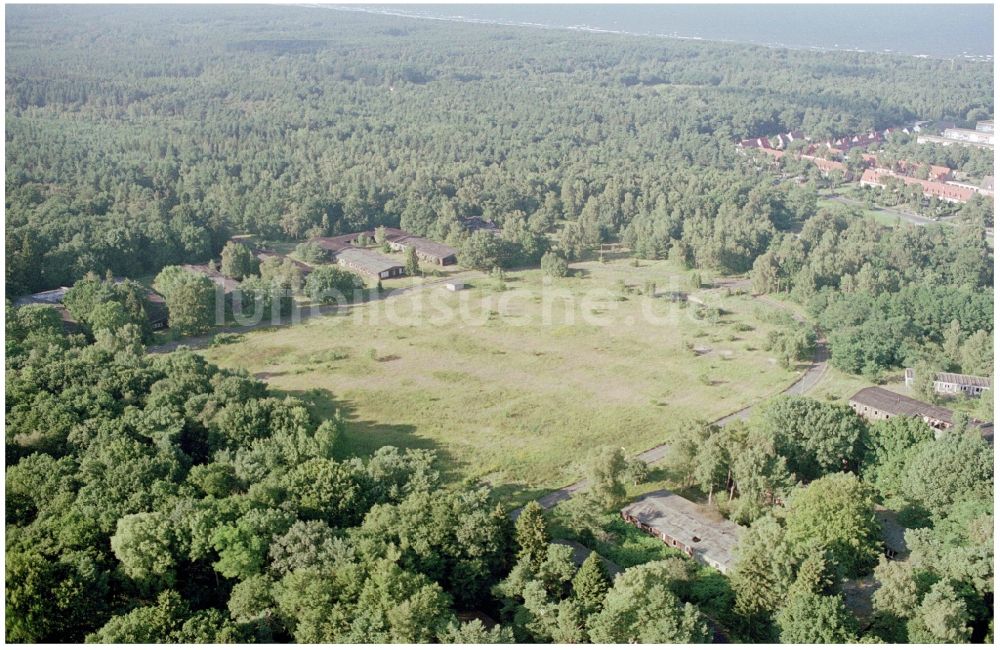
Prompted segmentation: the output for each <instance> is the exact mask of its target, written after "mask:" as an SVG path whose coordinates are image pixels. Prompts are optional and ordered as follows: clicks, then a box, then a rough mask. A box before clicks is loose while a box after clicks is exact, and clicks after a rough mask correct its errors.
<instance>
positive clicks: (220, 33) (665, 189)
mask: <svg viewBox="0 0 1000 650" xmlns="http://www.w3.org/2000/svg"><path fill="white" fill-rule="evenodd" d="M6 52H7V77H6V90H7V95H6V99H7V103H6V108H7V161H6V166H7V167H6V169H7V188H6V189H7V200H6V208H7V240H6V246H7V259H8V263H7V290H8V293H12V294H17V293H21V292H24V291H26V290H39V289H47V288H51V287H53V286H58V285H60V284H69V283H71V282H73V281H75V280H76V279H78V278H79V277H81V276H82V275H83V274H84V273H86V272H88V271H95V272H97V273H100V274H103V273H104V272H105V271H106V270H107V269H111V270H112V271H113V272H114V273H115V274H116V275H126V276H130V277H137V276H142V275H146V274H153V273H156V272H157V271H159V270H160V269H161V268H162V267H164V266H166V265H168V264H173V263H177V262H203V261H205V260H206V259H207V258H209V257H212V256H214V255H218V253H219V251H220V250H221V247H222V245H223V243H224V242H225V240H226V238H227V237H228V235H229V234H231V233H233V232H251V233H256V234H259V235H262V236H266V237H269V238H291V239H296V238H301V237H304V236H306V235H309V234H318V233H324V232H326V233H339V232H351V231H354V230H358V229H360V228H361V227H367V226H372V225H376V224H380V223H385V224H391V225H402V226H403V227H404V228H407V229H409V230H412V231H415V232H417V233H421V234H423V233H428V234H431V235H433V236H436V237H440V238H442V239H447V238H448V236H449V235H451V236H452V238H456V237H459V236H460V235H459V234H458V233H457V231H458V230H459V229H458V228H457V225H456V221H455V220H456V217H459V216H469V215H478V214H483V215H486V216H488V217H491V218H493V219H495V220H497V221H498V222H499V223H502V224H503V227H504V232H505V239H507V240H509V241H511V242H513V243H521V242H526V243H527V244H528V246H529V248H530V247H531V243H532V242H533V241H534V240H535V237H534V236H533V235H535V234H538V233H544V232H547V231H550V230H552V229H553V226H554V225H556V224H562V223H563V222H568V227H566V228H560V231H561V232H562V233H563V242H562V243H563V246H564V248H565V249H567V251H568V252H570V253H580V252H582V251H583V250H584V249H585V248H586V246H588V245H590V244H593V243H595V242H598V241H602V240H611V239H617V238H618V237H625V238H626V239H628V240H629V241H634V242H636V243H637V244H638V247H639V249H640V250H641V251H642V252H643V254H646V255H649V256H656V255H660V256H662V255H665V254H667V253H668V252H669V250H670V249H671V247H672V246H673V245H675V244H676V243H677V242H681V244H682V245H681V246H680V247H678V250H679V251H683V252H684V254H685V255H686V256H688V257H689V258H690V259H691V260H692V262H697V263H698V264H713V265H717V266H719V267H720V269H721V270H732V271H744V270H747V269H749V267H750V265H751V264H752V262H753V258H754V257H755V256H756V255H757V254H759V253H761V252H762V251H763V250H764V249H765V248H766V247H767V245H768V243H769V241H770V240H771V239H772V237H773V235H774V231H775V229H782V228H786V227H787V226H788V225H789V223H790V222H793V221H795V220H801V219H803V218H805V217H806V216H808V214H807V213H805V212H804V211H807V210H808V202H807V201H803V200H802V199H801V198H800V197H797V196H796V195H795V194H794V193H792V194H791V195H789V193H787V192H785V191H783V190H782V189H779V188H774V187H773V186H772V185H771V179H770V178H769V177H767V176H765V175H763V174H762V173H761V171H760V170H756V169H754V168H753V167H752V166H750V165H749V163H747V162H746V161H745V160H743V159H742V158H741V157H739V156H738V155H737V154H736V152H735V151H734V149H733V147H732V143H733V141H734V139H735V138H738V137H746V136H750V135H759V134H765V133H777V132H779V131H786V130H790V129H802V130H804V131H806V132H808V133H810V134H812V135H815V136H817V137H821V136H823V135H843V134H851V133H856V132H859V131H861V130H864V129H869V128H873V127H877V128H883V127H888V126H893V125H898V124H901V123H904V122H906V121H907V120H913V119H917V118H922V119H936V118H943V117H951V118H954V119H958V120H966V119H975V118H977V117H983V116H988V115H991V114H992V112H993V104H992V102H993V89H992V70H991V69H990V67H989V66H988V65H984V64H975V63H968V62H961V61H958V62H951V63H945V62H939V61H934V60H925V59H914V58H895V57H884V56H875V55H865V54H845V53H838V54H834V53H813V52H794V51H787V50H780V49H768V48H760V47H750V46H739V45H721V44H712V43H686V42H682V41H660V40H650V39H639V38H629V37H621V36H602V35H589V36H587V37H582V36H581V35H579V34H570V33H565V32H558V31H539V30H525V29H510V28H499V27H487V26H470V25H459V24H447V25H442V24H437V23H435V22H433V21H414V20H404V19H398V18H392V17H381V16H372V15H359V14H354V13H345V12H334V11H324V10H317V9H299V8H291V7H285V8H265V7H242V8H240V9H239V10H238V11H237V10H235V9H227V8H218V7H199V8H193V7H192V8H185V9H183V10H181V9H179V8H163V7H144V8H128V7H116V8H110V7H107V8H76V7H60V8H58V9H52V8H47V7H19V8H12V9H11V10H10V11H9V12H8V24H7V46H6ZM533 255H535V256H536V259H537V256H540V255H541V251H534V252H533Z"/></svg>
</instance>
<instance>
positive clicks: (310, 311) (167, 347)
mask: <svg viewBox="0 0 1000 650" xmlns="http://www.w3.org/2000/svg"><path fill="white" fill-rule="evenodd" d="M477 277H484V276H483V274H482V273H479V272H478V271H466V272H463V273H456V274H455V275H452V276H449V277H447V278H441V279H440V280H431V281H429V282H423V283H421V284H414V285H412V286H409V287H400V288H399V289H393V290H392V291H387V292H385V293H381V294H373V295H371V296H369V298H368V299H366V300H362V301H361V302H352V303H349V304H346V305H319V306H317V307H315V308H313V307H306V308H303V309H302V310H301V312H300V316H299V318H298V319H296V320H292V319H288V320H285V321H284V322H281V323H277V324H275V323H272V322H271V321H270V320H265V321H262V322H260V323H255V324H253V325H230V326H228V327H220V328H218V329H215V330H212V332H211V333H209V334H205V335H202V336H189V337H186V338H183V339H180V340H178V341H171V342H169V343H161V344H159V345H151V346H149V347H148V348H146V351H147V352H149V353H150V354H159V353H164V352H173V351H174V350H176V349H177V348H178V347H179V346H181V345H186V346H187V347H189V348H202V347H205V346H207V345H209V344H210V343H211V342H212V339H213V338H214V337H215V335H216V334H244V333H246V332H250V331H253V330H256V329H261V328H264V327H287V326H289V325H298V324H300V323H304V322H306V321H307V320H309V319H310V318H312V317H313V316H325V315H327V314H334V313H336V312H338V311H339V310H341V309H343V310H345V311H347V310H350V309H353V308H354V307H360V306H362V305H367V304H369V303H372V302H376V301H379V300H385V299H386V298H391V297H393V296H399V295H402V294H405V293H411V292H414V291H421V290H423V289H428V288H430V287H435V286H440V285H442V284H447V283H448V282H454V281H456V280H458V281H466V280H470V279H473V278H477Z"/></svg>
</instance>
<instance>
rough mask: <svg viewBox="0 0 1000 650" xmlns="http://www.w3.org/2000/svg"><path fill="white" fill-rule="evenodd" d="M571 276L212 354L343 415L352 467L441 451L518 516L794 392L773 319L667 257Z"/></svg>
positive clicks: (357, 314)
mask: <svg viewBox="0 0 1000 650" xmlns="http://www.w3.org/2000/svg"><path fill="white" fill-rule="evenodd" d="M573 272H574V273H573V276H572V277H567V278H559V279H554V280H553V279H551V278H547V277H544V276H543V275H542V273H541V272H540V271H537V270H528V271H519V272H513V273H509V274H507V275H506V277H505V278H503V279H499V278H495V277H486V276H480V277H478V278H477V279H475V280H472V281H470V282H469V287H468V288H467V289H466V290H465V291H460V292H450V291H447V290H446V289H445V288H443V287H441V286H428V287H427V288H425V289H423V290H420V291H414V292H409V293H407V294H406V295H399V296H390V297H388V298H386V299H385V300H381V301H377V302H371V303H367V304H364V305H361V306H356V307H353V308H350V309H344V310H342V311H341V312H338V313H337V314H334V315H329V316H322V317H318V318H315V319H310V320H308V321H306V322H305V323H303V324H300V325H294V326H287V327H281V328H276V329H271V330H268V331H255V332H251V333H247V334H245V335H242V336H240V337H237V339H236V340H235V341H234V342H230V343H226V344H222V345H215V346H212V347H210V348H207V349H205V350H204V352H203V354H204V355H205V356H206V357H207V358H208V359H209V360H210V361H212V362H213V363H217V364H219V365H221V366H224V367H230V368H232V367H240V368H245V369H247V371H249V372H250V373H252V374H254V375H256V376H258V377H261V378H264V379H266V381H267V382H268V384H269V385H270V386H271V387H272V388H273V389H275V390H278V391H282V392H285V393H287V394H290V395H295V396H297V397H301V398H303V399H305V400H307V401H308V402H309V403H310V404H311V405H312V408H313V409H314V413H315V415H316V416H317V417H321V418H322V417H328V416H330V415H331V414H332V413H333V412H334V411H335V410H336V409H340V411H341V412H342V414H343V415H344V416H345V417H346V418H347V420H348V423H349V424H348V427H347V435H346V439H345V440H344V441H343V443H342V444H343V448H342V453H343V454H344V455H360V456H364V455H367V454H369V453H371V452H372V451H374V450H376V449H378V448H379V447H382V446H384V445H395V446H400V447H422V448H429V449H433V450H435V451H436V452H437V454H438V457H439V459H440V463H441V469H442V471H443V472H444V473H445V475H446V477H447V478H448V479H449V480H453V481H459V480H463V479H474V480H478V481H485V482H487V483H489V484H491V485H492V486H493V487H494V488H495V489H496V490H497V493H498V495H499V496H500V497H501V498H503V499H505V500H507V501H509V502H511V503H514V502H523V501H524V500H525V499H526V498H532V497H536V496H538V495H540V494H542V493H544V492H546V491H548V490H551V489H554V488H558V487H560V486H562V485H564V484H566V483H568V482H572V481H573V480H575V479H577V478H579V476H580V475H581V473H582V471H583V469H582V465H583V462H584V461H585V459H586V458H587V456H588V454H589V453H590V452H591V450H592V449H593V448H595V447H598V446H601V445H607V444H612V445H620V446H622V447H624V448H625V449H626V451H628V452H629V453H636V452H639V451H642V450H644V449H646V448H649V447H651V446H654V445H656V444H659V443H661V442H663V441H664V440H665V439H666V438H667V436H668V432H669V431H670V430H671V429H673V428H676V427H678V426H681V425H682V423H684V422H685V421H689V420H690V419H693V418H700V419H703V420H714V419H717V418H719V417H721V416H723V415H726V414H728V413H730V412H733V411H735V410H738V409H740V408H742V407H744V406H746V405H748V404H750V403H754V402H756V401H758V400H761V399H764V398H766V397H770V396H772V395H775V394H777V393H778V392H780V391H781V390H782V389H783V388H785V387H786V386H787V385H788V384H789V383H791V382H792V381H793V380H794V379H795V376H796V372H795V370H794V369H793V370H788V369H783V368H782V367H781V366H780V364H779V363H778V362H777V361H776V360H775V359H774V358H773V355H772V354H771V353H769V352H767V351H766V350H765V349H764V348H765V339H766V335H767V332H768V331H769V330H770V329H773V328H774V327H776V326H775V325H774V324H772V323H773V322H778V319H775V318H773V317H768V316H767V314H766V313H765V312H766V311H767V310H768V309H772V310H773V308H768V307H766V306H762V305H761V304H759V302H758V301H755V300H753V299H752V298H751V297H750V296H748V295H746V294H735V295H733V294H732V292H730V291H727V290H724V289H709V288H704V289H692V288H691V287H690V284H689V276H688V274H687V272H685V271H683V270H682V269H681V268H680V267H679V266H677V265H675V264H674V263H672V262H668V261H663V262H642V263H641V264H640V265H639V266H638V267H637V266H634V263H633V262H631V261H628V260H616V261H610V262H606V263H602V262H597V261H594V262H586V263H580V264H576V265H574V266H573ZM654 285H655V288H654ZM675 292H679V293H681V294H690V297H691V298H692V300H689V301H684V300H679V301H677V300H675V298H676V294H675ZM696 301H701V302H703V303H704V305H699V304H698V303H697V302H696Z"/></svg>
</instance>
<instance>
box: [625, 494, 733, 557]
mask: <svg viewBox="0 0 1000 650" xmlns="http://www.w3.org/2000/svg"><path fill="white" fill-rule="evenodd" d="M621 515H622V518H623V519H625V521H627V522H629V523H630V524H633V525H634V526H637V527H638V528H639V529H640V530H643V531H645V532H647V533H649V534H650V535H654V536H656V537H659V538H660V539H661V540H662V541H663V543H665V544H667V545H668V546H673V547H674V548H677V549H680V550H681V551H683V552H684V553H686V554H687V555H688V556H689V557H691V558H694V559H695V560H697V561H698V562H701V563H702V564H705V565H708V566H710V567H713V568H715V569H718V570H719V571H721V572H723V573H727V572H729V571H730V570H731V569H732V568H733V565H734V564H735V561H736V555H735V552H736V546H737V545H738V544H739V541H740V537H742V535H743V532H744V531H745V530H746V529H745V528H743V527H742V526H740V525H739V524H736V523H734V522H732V521H729V520H728V519H726V518H724V517H723V516H722V515H720V514H719V513H717V512H712V511H709V510H708V509H706V508H703V507H702V506H700V505H698V504H697V503H694V502H693V501H688V500H687V499H685V498H684V497H681V496H679V495H677V494H674V493H673V492H671V491H670V490H658V491H656V492H650V493H649V494H647V495H645V496H643V497H642V498H641V499H639V500H638V501H636V502H635V503H633V504H631V505H629V506H627V507H625V508H622V511H621Z"/></svg>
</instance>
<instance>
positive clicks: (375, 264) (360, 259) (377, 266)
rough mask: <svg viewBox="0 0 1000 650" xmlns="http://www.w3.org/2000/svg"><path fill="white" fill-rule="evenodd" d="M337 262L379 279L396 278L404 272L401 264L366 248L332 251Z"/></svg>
mask: <svg viewBox="0 0 1000 650" xmlns="http://www.w3.org/2000/svg"><path fill="white" fill-rule="evenodd" d="M334 259H335V260H336V261H337V264H339V265H340V266H343V267H344V268H348V269H350V270H352V271H357V272H358V273H361V274H363V275H367V276H370V277H373V278H378V279H379V280H386V279H388V278H398V277H399V276H401V275H404V274H405V273H406V270H405V269H404V268H403V265H402V264H400V263H399V262H397V261H396V260H394V259H392V258H391V257H386V256H385V255H382V254H381V253H376V252H375V251H371V250H368V249H367V248H345V249H343V250H341V251H339V252H337V253H334Z"/></svg>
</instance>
